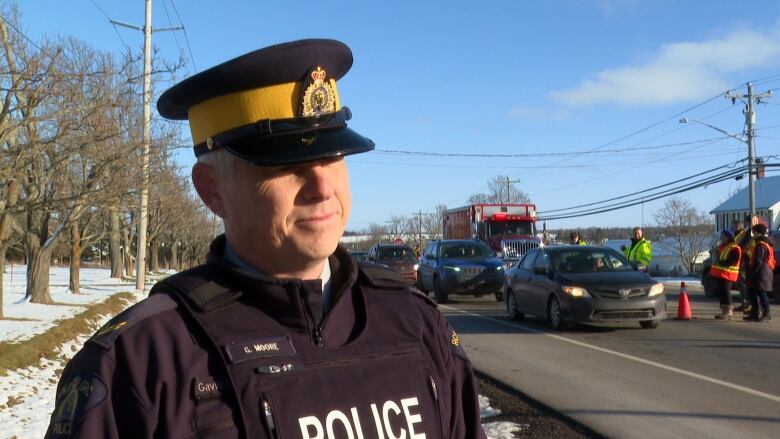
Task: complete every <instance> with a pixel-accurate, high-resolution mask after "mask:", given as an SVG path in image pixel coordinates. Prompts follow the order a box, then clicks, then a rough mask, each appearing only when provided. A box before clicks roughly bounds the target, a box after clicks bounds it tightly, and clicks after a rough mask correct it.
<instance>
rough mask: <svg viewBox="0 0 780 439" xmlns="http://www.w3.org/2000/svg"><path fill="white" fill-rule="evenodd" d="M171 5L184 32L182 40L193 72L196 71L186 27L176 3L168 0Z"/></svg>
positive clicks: (196, 67)
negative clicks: (188, 54) (188, 53)
mask: <svg viewBox="0 0 780 439" xmlns="http://www.w3.org/2000/svg"><path fill="white" fill-rule="evenodd" d="M170 2H171V6H173V12H174V13H176V17H177V18H178V19H179V24H180V25H181V27H182V32H184V42H185V43H187V50H188V51H189V52H190V61H192V67H194V68H195V72H196V73H197V72H198V66H197V65H195V57H194V56H193V55H192V47H190V39H189V37H188V36H187V27H186V26H184V22H183V21H182V19H181V15H179V9H178V8H176V3H174V2H173V0H170Z"/></svg>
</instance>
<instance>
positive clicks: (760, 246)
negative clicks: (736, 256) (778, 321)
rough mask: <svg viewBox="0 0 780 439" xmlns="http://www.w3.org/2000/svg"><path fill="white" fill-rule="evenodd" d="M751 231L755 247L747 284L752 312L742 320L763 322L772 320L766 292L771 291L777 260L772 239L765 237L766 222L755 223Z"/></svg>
mask: <svg viewBox="0 0 780 439" xmlns="http://www.w3.org/2000/svg"><path fill="white" fill-rule="evenodd" d="M752 231H753V241H755V247H754V248H753V251H752V252H751V254H750V266H749V268H748V272H747V285H748V294H749V295H750V301H751V302H752V303H753V312H751V313H750V314H748V315H747V316H745V317H744V320H750V321H754V322H764V321H769V320H772V316H771V315H770V308H769V297H768V293H769V292H770V291H772V283H773V282H774V270H775V266H776V265H777V261H775V249H774V245H773V244H772V240H771V239H769V237H767V226H766V224H763V223H759V224H756V225H754V226H753V228H752Z"/></svg>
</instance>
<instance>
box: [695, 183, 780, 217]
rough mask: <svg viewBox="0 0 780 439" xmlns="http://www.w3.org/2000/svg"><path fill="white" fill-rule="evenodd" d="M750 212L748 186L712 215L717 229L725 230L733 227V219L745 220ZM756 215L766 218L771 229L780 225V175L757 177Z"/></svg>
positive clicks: (713, 211) (711, 213) (714, 210)
mask: <svg viewBox="0 0 780 439" xmlns="http://www.w3.org/2000/svg"><path fill="white" fill-rule="evenodd" d="M749 213H750V200H749V198H748V188H744V189H742V190H741V191H739V192H737V193H736V194H734V196H733V197H731V198H729V199H728V200H726V201H724V202H723V203H722V204H721V205H720V206H718V207H716V208H715V209H713V210H712V211H711V212H710V215H715V230H723V229H728V228H731V223H732V221H735V220H736V221H740V222H742V221H744V220H745V217H746V216H747V215H748V214H749ZM756 215H758V216H760V217H762V218H764V219H766V220H767V221H768V222H769V228H770V229H771V230H777V229H778V227H780V176H776V177H767V178H761V179H756Z"/></svg>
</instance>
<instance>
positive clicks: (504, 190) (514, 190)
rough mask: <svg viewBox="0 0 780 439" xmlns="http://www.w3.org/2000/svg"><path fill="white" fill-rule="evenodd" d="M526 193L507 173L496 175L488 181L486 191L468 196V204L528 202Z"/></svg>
mask: <svg viewBox="0 0 780 439" xmlns="http://www.w3.org/2000/svg"><path fill="white" fill-rule="evenodd" d="M530 202H531V199H530V198H529V197H528V194H526V193H525V192H523V191H522V190H520V188H518V187H517V184H516V183H515V182H514V181H513V180H512V179H511V178H509V176H508V175H496V176H495V177H493V178H491V179H490V181H488V187H487V192H480V193H476V194H474V195H472V196H471V197H469V204H521V203H530Z"/></svg>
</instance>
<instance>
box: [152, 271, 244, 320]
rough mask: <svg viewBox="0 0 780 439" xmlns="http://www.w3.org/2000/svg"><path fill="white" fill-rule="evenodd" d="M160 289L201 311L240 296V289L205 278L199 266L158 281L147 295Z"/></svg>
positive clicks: (223, 305) (231, 302) (225, 304)
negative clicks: (182, 299)
mask: <svg viewBox="0 0 780 439" xmlns="http://www.w3.org/2000/svg"><path fill="white" fill-rule="evenodd" d="M161 291H170V292H171V293H172V294H176V295H178V296H180V297H183V298H185V299H187V300H188V301H189V302H190V303H192V304H193V305H195V307H196V308H197V309H198V310H199V311H203V312H209V311H214V310H217V309H220V308H223V307H225V306H228V305H231V304H233V303H235V302H236V301H237V300H238V298H239V297H241V291H236V290H234V289H232V288H229V287H226V286H224V285H222V284H220V283H217V282H214V281H211V280H207V277H206V276H205V275H204V273H203V272H202V271H201V267H196V268H194V269H191V270H187V271H183V272H181V273H178V274H175V275H173V276H170V277H168V278H166V279H165V280H163V281H160V282H158V283H157V284H155V286H154V287H153V288H152V291H151V292H150V293H149V295H150V296H153V295H156V294H158V293H159V292H161Z"/></svg>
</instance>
